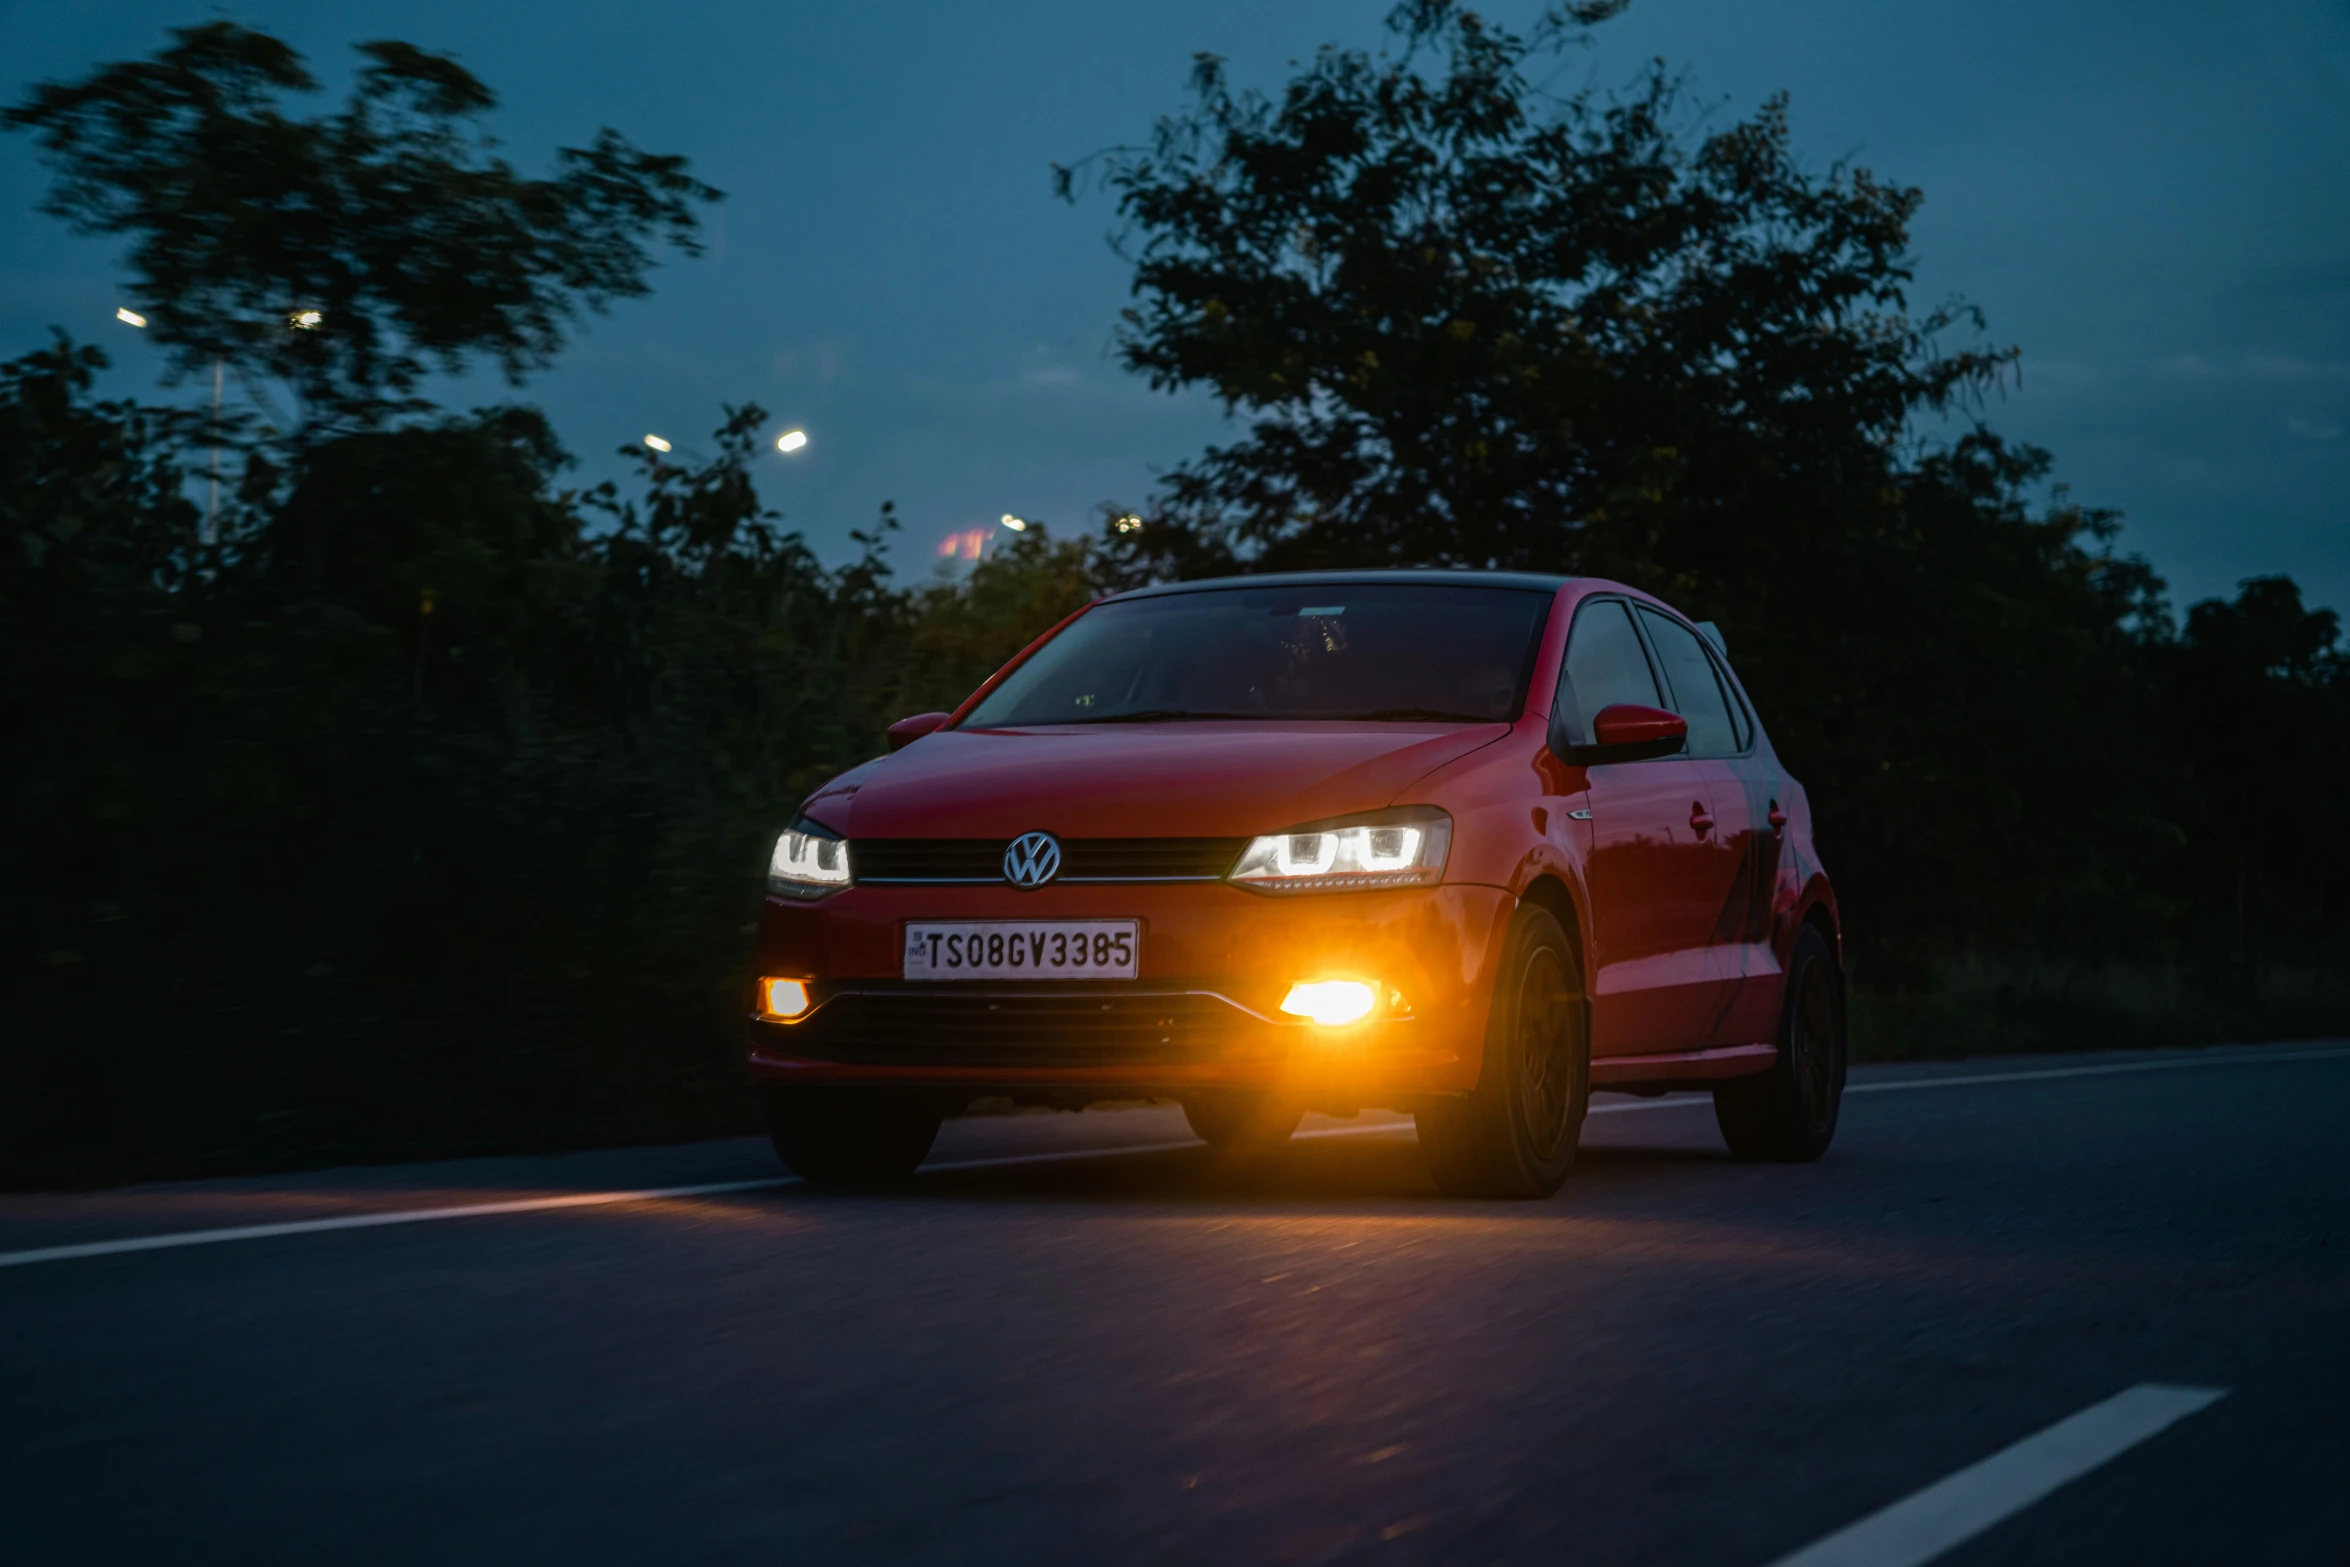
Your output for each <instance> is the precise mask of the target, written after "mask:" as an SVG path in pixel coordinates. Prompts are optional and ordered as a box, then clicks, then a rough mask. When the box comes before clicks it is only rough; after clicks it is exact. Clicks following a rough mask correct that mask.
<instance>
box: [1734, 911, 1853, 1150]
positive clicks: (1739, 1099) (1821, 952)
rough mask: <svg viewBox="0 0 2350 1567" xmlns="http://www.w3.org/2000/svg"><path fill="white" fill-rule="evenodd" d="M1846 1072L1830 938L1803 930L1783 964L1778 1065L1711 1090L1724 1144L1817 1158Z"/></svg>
mask: <svg viewBox="0 0 2350 1567" xmlns="http://www.w3.org/2000/svg"><path fill="white" fill-rule="evenodd" d="M1844 1069H1845V1039H1844V976H1843V975H1842V974H1841V973H1840V972H1838V970H1837V967H1836V958H1835V954H1834V953H1833V952H1832V951H1831V950H1830V949H1829V946H1828V938H1827V937H1825V936H1823V935H1821V934H1820V932H1819V930H1818V929H1817V927H1815V926H1811V925H1806V926H1804V927H1803V930H1802V932H1801V933H1800V934H1798V935H1797V936H1796V938H1795V950H1794V952H1793V953H1791V954H1790V955H1789V960H1788V964H1787V999H1786V1002H1785V1005H1784V1009H1783V1015H1782V1017H1781V1019H1780V1024H1779V1059H1778V1060H1777V1061H1776V1062H1775V1063H1773V1065H1772V1067H1771V1069H1770V1070H1769V1071H1768V1072H1764V1073H1761V1074H1759V1075H1757V1076H1754V1077H1741V1078H1738V1079H1736V1080H1734V1081H1732V1082H1727V1083H1724V1084H1722V1085H1721V1086H1719V1087H1718V1088H1716V1089H1715V1090H1714V1120H1715V1122H1716V1123H1717V1124H1718V1125H1719V1126H1720V1127H1721V1129H1722V1141H1724V1142H1725V1143H1728V1144H1729V1145H1730V1152H1732V1153H1734V1154H1736V1155H1737V1156H1738V1157H1739V1158H1741V1159H1758V1160H1768V1161H1772V1162H1776V1163H1783V1164H1804V1163H1808V1162H1810V1161H1811V1160H1814V1159H1817V1158H1818V1157H1820V1155H1822V1154H1824V1153H1826V1152H1827V1151H1828V1145H1829V1144H1830V1143H1832V1142H1834V1141H1835V1140H1836V1118H1837V1115H1838V1113H1839V1112H1840V1111H1841V1110H1842V1109H1843V1105H1844Z"/></svg>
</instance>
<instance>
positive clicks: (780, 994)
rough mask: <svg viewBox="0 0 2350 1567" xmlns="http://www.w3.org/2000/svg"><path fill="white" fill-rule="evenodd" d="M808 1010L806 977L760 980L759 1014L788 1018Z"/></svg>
mask: <svg viewBox="0 0 2350 1567" xmlns="http://www.w3.org/2000/svg"><path fill="white" fill-rule="evenodd" d="M807 1010H808V982H807V981H806V980H804V979H762V980H760V981H759V1015H760V1016H761V1017H776V1018H784V1019H786V1020H788V1019H791V1018H795V1017H798V1016H800V1015H801V1014H802V1013H804V1012H806V1011H807Z"/></svg>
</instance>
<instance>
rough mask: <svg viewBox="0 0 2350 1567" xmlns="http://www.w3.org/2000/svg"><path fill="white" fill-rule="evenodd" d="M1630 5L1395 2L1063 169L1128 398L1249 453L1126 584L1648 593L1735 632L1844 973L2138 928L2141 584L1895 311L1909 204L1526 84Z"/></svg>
mask: <svg viewBox="0 0 2350 1567" xmlns="http://www.w3.org/2000/svg"><path fill="white" fill-rule="evenodd" d="M1622 9H1623V3H1622V0H1593V3H1578V4H1562V5H1557V6H1554V7H1553V8H1552V9H1551V10H1549V11H1548V12H1546V13H1545V14H1544V16H1543V17H1542V18H1541V20H1540V22H1539V23H1538V25H1537V26H1535V27H1534V28H1533V29H1532V30H1530V31H1529V32H1527V33H1525V34H1522V35H1521V34H1517V33H1513V32H1511V31H1508V30H1506V29H1503V28H1500V27H1496V26H1494V25H1492V24H1490V23H1489V22H1487V21H1485V20H1484V19H1482V18H1481V17H1480V16H1478V15H1477V14H1476V13H1474V12H1472V11H1469V10H1467V9H1465V8H1464V7H1463V6H1462V5H1461V4H1459V3H1458V0H1406V3H1404V4H1401V5H1399V6H1397V7H1396V8H1395V10H1394V11H1393V12H1392V13H1390V15H1389V18H1388V24H1387V25H1388V31H1389V34H1390V40H1391V48H1390V49H1389V50H1388V51H1387V52H1385V53H1383V54H1380V55H1377V56H1373V55H1371V54H1370V53H1367V52H1365V51H1362V50H1350V49H1340V48H1335V47H1334V48H1327V49H1324V50H1323V51H1321V52H1320V53H1319V54H1318V55H1317V56H1316V57H1315V58H1314V60H1313V61H1312V63H1311V64H1310V65H1309V66H1307V67H1305V68H1303V69H1301V70H1299V71H1298V72H1297V73H1296V74H1295V75H1294V76H1293V77H1292V78H1291V80H1290V81H1289V82H1288V83H1287V84H1286V86H1285V87H1283V88H1282V90H1281V91H1280V92H1279V94H1278V95H1277V96H1273V97H1266V96H1261V95H1258V94H1254V93H1247V92H1241V91H1238V90H1235V89H1234V88H1233V87H1232V86H1231V85H1230V84H1229V83H1228V82H1227V80H1226V78H1225V74H1224V70H1223V66H1222V63H1221V62H1220V61H1218V60H1216V59H1214V58H1213V57H1202V58H1201V60H1200V62H1199V65H1198V69H1197V71H1196V73H1195V76H1194V81H1193V98H1192V102H1191V105H1190V107H1189V108H1188V109H1187V110H1186V111H1185V112H1183V113H1180V114H1177V115H1175V116H1173V117H1170V118H1168V119H1165V120H1163V121H1161V122H1160V124H1159V126H1158V128H1157V132H1156V135H1155V136H1154V137H1153V138H1152V140H1151V142H1150V144H1149V145H1148V146H1147V147H1142V148H1129V149H1119V150H1114V151H1111V152H1108V153H1105V154H1101V155H1098V156H1097V158H1096V159H1093V160H1089V161H1088V162H1087V163H1085V164H1081V165H1079V166H1077V167H1075V168H1071V169H1065V170H1061V171H1058V179H1059V183H1060V188H1061V190H1062V192H1063V193H1064V194H1065V195H1073V194H1074V193H1075V192H1076V190H1077V189H1078V186H1079V184H1080V181H1081V179H1085V178H1091V179H1094V180H1098V182H1099V183H1100V184H1101V185H1102V186H1104V187H1106V188H1107V189H1108V190H1109V191H1110V192H1111V193H1112V194H1113V195H1114V196H1115V199H1116V203H1117V210H1118V214H1119V218H1120V222H1121V225H1122V226H1121V229H1120V233H1119V238H1118V242H1119V243H1120V244H1121V245H1122V246H1124V247H1126V248H1127V250H1128V253H1130V254H1131V255H1132V257H1133V259H1134V268H1135V270H1134V284H1133V291H1134V295H1135V303H1134V304H1133V306H1132V307H1131V308H1130V309H1128V310H1127V311H1126V313H1125V318H1124V324H1123V326H1122V328H1121V330H1120V334H1119V338H1118V351H1119V353H1120V355H1121V357H1122V359H1123V361H1124V362H1125V364H1126V365H1127V366H1128V367H1129V368H1130V369H1132V370H1134V371H1136V372H1138V373H1140V374H1142V375H1144V376H1147V377H1148V378H1149V379H1150V380H1151V382H1152V384H1153V385H1155V386H1158V387H1162V388H1168V389H1175V388H1185V387H1203V388H1206V389H1207V390H1209V391H1211V392H1213V393H1214V395H1215V396H1216V397H1218V398H1219V399H1220V400H1221V401H1222V402H1223V404H1224V406H1225V408H1226V409H1227V410H1228V411H1229V412H1230V413H1231V414H1232V415H1233V416H1234V417H1235V420H1236V422H1238V423H1239V424H1240V425H1241V426H1242V429H1241V433H1240V434H1239V435H1238V437H1237V438H1236V439H1234V440H1232V441H1230V442H1228V443H1226V444H1224V445H1220V446H1217V447H1214V448H1212V449H1210V450H1209V451H1207V452H1205V453H1203V454H1202V455H1201V456H1199V457H1197V458H1195V459H1193V460H1192V461H1190V462H1188V463H1185V464H1183V465H1181V466H1180V467H1178V468H1176V469H1175V470H1174V471H1173V473H1172V474H1171V475H1170V476H1169V478H1168V479H1167V481H1166V482H1165V484H1164V486H1163V487H1162V490H1161V492H1160V494H1159V495H1158V497H1157V498H1156V501H1155V503H1154V504H1153V505H1152V506H1151V507H1150V508H1149V510H1148V514H1147V515H1146V517H1145V519H1144V524H1143V526H1142V527H1141V528H1140V529H1139V530H1133V529H1129V530H1127V531H1119V530H1117V529H1114V528H1113V529H1111V530H1108V531H1106V532H1105V533H1104V535H1103V541H1104V545H1105V548H1106V550H1107V552H1108V557H1109V559H1110V560H1111V561H1112V562H1113V563H1114V566H1115V568H1116V569H1117V570H1118V571H1120V572H1121V573H1123V574H1124V576H1125V577H1127V578H1128V579H1133V578H1142V577H1164V576H1194V575H1202V574H1206V573H1210V572H1214V571H1228V570H1233V569H1246V570H1263V569H1281V568H1288V567H1312V566H1329V565H1357V566H1360V565H1393V566H1403V565H1430V566H1457V567H1496V566H1497V567H1512V568H1519V569H1534V570H1543V571H1557V572H1579V573H1585V574H1592V575H1599V576H1605V577H1612V578H1617V579H1621V580H1625V581H1629V582H1632V583H1634V584H1636V585H1638V586H1641V587H1645V588H1648V589H1650V590H1652V591H1655V592H1657V593H1659V594H1661V595H1663V596H1665V597H1666V598H1668V599H1670V600H1672V601H1674V602H1676V603H1678V604H1679V605H1681V606H1682V607H1683V608H1685V609H1687V610H1689V611H1690V612H1692V613H1694V614H1697V615H1699V616H1702V617H1707V618H1711V619H1714V620H1717V621H1719V622H1720V623H1721V624H1722V625H1723V627H1724V628H1725V629H1726V631H1727V632H1728V636H1729V642H1730V646H1731V648H1732V651H1733V653H1734V654H1735V656H1736V658H1737V661H1738V666H1739V669H1740V672H1741V674H1742V676H1743V677H1744V679H1745V681H1746V683H1747V684H1748V686H1749V687H1750V688H1751V689H1753V690H1754V691H1755V692H1756V694H1757V696H1758V697H1759V699H1760V702H1761V705H1762V707H1763V710H1764V713H1765V715H1766V716H1767V718H1768V719H1769V721H1770V727H1771V731H1772V734H1773V737H1774V740H1775V741H1776V742H1777V744H1778V747H1779V749H1780V751H1781V753H1782V754H1783V755H1785V756H1786V757H1787V758H1788V759H1789V760H1790V762H1791V763H1792V764H1793V766H1794V767H1795V768H1796V769H1797V771H1798V773H1799V774H1800V775H1801V776H1803V777H1804V778H1806V780H1807V781H1808V782H1809V784H1810V785H1811V788H1812V792H1813V796H1814V798H1815V800H1816V801H1817V802H1818V803H1819V804H1820V807H1821V820H1822V821H1823V823H1824V824H1825V826H1826V829H1827V833H1826V842H1827V845H1828V848H1829V851H1830V856H1831V863H1832V864H1833V865H1834V866H1835V868H1836V870H1837V873H1838V877H1839V884H1840V886H1841V887H1842V888H1843V889H1844V892H1845V894H1846V900H1847V908H1848V912H1849V914H1850V916H1851V918H1852V920H1853V924H1854V929H1855V931H1856V932H1857V933H1859V934H1860V936H1861V939H1860V940H1859V941H1858V942H1857V943H1856V946H1857V947H1858V949H1859V950H1862V951H1864V952H1866V953H1868V954H1869V955H1870V957H1871V958H1873V959H1876V960H1879V961H1886V960H1890V959H1892V958H1894V957H1895V956H1896V955H1897V954H1910V955H1916V954H1921V953H1925V952H1928V951H1930V950H1931V949H1932V948H1933V947H1934V946H1935V945H1936V944H1937V943H1947V942H1964V943H1967V944H1970V945H1984V946H2004V945H2028V944H2030V943H2031V942H2033V941H2035V940H2039V939H2042V938H2043V937H2044V936H2049V935H2051V934H2053V935H2054V936H2055V937H2056V938H2058V939H2075V940H2077V939H2082V933H2083V932H2086V931H2095V932H2098V933H2099V934H2100V938H2101V939H2120V933H2121V932H2124V931H2129V930H2136V929H2141V928H2142V927H2143V921H2144V919H2145V918H2146V917H2147V916H2148V910H2149V909H2150V907H2151V904H2150V903H2149V900H2148V896H2147V895H2146V894H2145V892H2144V890H2143V888H2142V886H2141V881H2142V876H2141V871H2140V867H2141V866H2142V864H2143V861H2144V858H2145V855H2144V849H2145V845H2146V844H2147V842H2148V841H2149V839H2150V838H2158V837H2159V836H2160V829H2161V816H2160V813H2161V811H2162V810H2163V809H2164V808H2165V807H2164V806H2163V805H2162V803H2161V802H2160V801H2158V800H2155V799H2153V798H2151V797H2150V785H2149V783H2148V777H2149V775H2150V773H2151V771H2152V770H2151V769H2150V768H2141V769H2139V770H2137V771H2133V768H2134V767H2135V766H2136V764H2138V763H2140V762H2142V761H2143V760H2144V755H2145V742H2146V735H2147V730H2146V727H2145V725H2143V724H2142V723H2140V722H2139V721H2138V720H2139V719H2140V718H2141V717H2142V708H2141V705H2140V693H2139V691H2138V687H2137V684H2136V683H2135V682H2136V674H2135V671H2134V666H2133V664H2132V660H2133V659H2134V658H2135V657H2136V650H2137V649H2138V648H2139V646H2140V645H2141V644H2142V643H2144V642H2145V641H2146V640H2147V639H2148V638H2150V637H2158V636H2160V635H2161V634H2163V633H2164V632H2165V631H2166V630H2167V620H2166V618H2165V610H2164V606H2163V603H2162V598H2161V583H2160V582H2159V580H2158V579H2156V578H2155V577H2154V576H2153V574H2152V573H2151V572H2150V571H2148V570H2147V569H2146V568H2145V566H2144V564H2143V562H2140V561H2137V560H2135V559H2133V558H2130V557H2127V556H2123V555H2120V554H2119V553H2117V550H2116V526H2115V519H2114V518H2113V517H2112V516H2111V515H2110V514H2108V513H2104V512H2100V511H2097V510H2095V509H2093V508H2085V507H2081V506H2078V505H2075V504H2072V503H2071V502H2069V501H2067V500H2065V499H2063V498H2062V497H2059V498H2057V499H2056V500H2055V501H2054V502H2053V503H2046V504H2040V503H2036V502H2035V497H2036V496H2037V495H2038V494H2039V492H2040V491H2041V490H2042V488H2043V487H2044V486H2045V484H2046V481H2047V478H2048V475H2049V472H2050V465H2049V459H2048V456H2047V454H2046V453H2044V452H2040V451H2037V450H2034V449H2032V448H2029V447H2017V446H2012V445H2010V444H2008V443H2006V442H2004V441H2002V440H2001V439H2000V438H1999V437H1998V436H1997V435H1996V434H1995V433H1994V432H1992V431H1990V430H1989V429H1987V428H1985V427H1983V426H1982V424H1981V423H1980V412H1981V409H1982V406H1983V403H1984V400H1985V399H1986V398H1987V397H1988V395H1989V394H1991V393H1993V392H1994V391H1995V390H1996V389H1997V387H1998V386H1999V385H2000V383H2001V379H2002V377H2003V376H2004V374H2005V373H2006V371H2007V369H2008V367H2009V366H2010V365H2011V363H2012V362H2013V359H2014V351H2013V350H2009V349H1999V348H1993V347H1987V346H1982V345H1981V344H1980V343H1979V342H1969V343H1967V344H1962V345H1959V346H1956V347H1953V346H1950V345H1949V344H1948V343H1946V341H1945V340H1946V339H1949V338H1951V337H1952V336H1954V335H1956V334H1958V333H1960V332H1961V331H1966V332H1977V331H1979V330H1980V327H1981V321H1980V318H1979V316H1978V314H1977V313H1976V312H1975V311H1974V310H1973V309H1972V308H1971V307H1969V306H1967V305H1966V304H1964V303H1963V302H1960V301H1951V302H1947V303H1944V304H1941V305H1938V306H1936V307H1934V308H1931V309H1927V310H1924V311H1922V312H1913V311H1912V309H1911V306H1910V302H1909V288H1910V284H1911V278H1912V265H1911V260H1910V257H1909V254H1908V245H1909V224H1910V221H1911V218H1912V217H1913V215H1914V214H1915V213H1916V211H1917V209H1918V206H1919V203H1920V201H1921V199H1922V198H1921V196H1920V194H1919V192H1918V191H1916V190H1915V189H1912V188H1909V187H1905V186H1901V185H1897V184H1892V183H1888V182H1886V181H1883V180H1881V179H1879V178H1877V177H1876V176H1875V175H1873V174H1871V173H1870V172H1869V171H1867V170H1865V169H1860V168H1852V167H1847V166H1844V165H1834V166H1831V167H1829V168H1827V169H1826V170H1824V171H1820V172H1816V173H1815V172H1811V171H1808V170H1807V169H1806V168H1805V167H1804V166H1803V164H1802V163H1801V161H1800V160H1799V159H1798V157H1797V156H1796V154H1795V152H1794V150H1793V146H1792V143H1791V139H1790V134H1789V128H1788V120H1787V114H1786V105H1785V102H1784V100H1782V99H1776V98H1774V99H1772V100H1770V101H1769V102H1768V103H1766V104H1765V105H1764V106H1763V108H1762V109H1761V110H1760V112H1758V113H1756V114H1754V115H1753V116H1751V117H1749V118H1746V119H1743V120H1740V121H1737V122H1735V123H1730V124H1726V125H1722V126H1720V127H1719V128H1716V129H1710V130H1709V129H1706V128H1705V118H1704V116H1703V115H1701V114H1700V112H1699V111H1698V109H1697V107H1696V106H1694V105H1693V104H1692V103H1691V102H1690V100H1689V97H1688V95H1687V92H1686V90H1685V89H1684V87H1683V85H1682V84H1681V82H1680V80H1679V79H1678V78H1676V77H1675V76H1674V75H1672V74H1671V73H1670V72H1669V71H1668V70H1667V69H1666V68H1665V67H1664V66H1662V65H1661V64H1660V65H1654V66H1651V67H1650V68H1648V69H1647V70H1645V71H1643V72H1641V73H1640V74H1639V75H1638V76H1637V77H1636V78H1635V79H1634V80H1633V81H1632V83H1631V84H1630V86H1629V87H1628V88H1627V89H1626V90H1624V91H1622V92H1620V93H1617V94H1601V93H1594V92H1583V93H1578V94H1575V95H1573V96H1569V97H1564V98H1561V97H1557V96H1554V95H1552V94H1551V93H1550V92H1549V90H1548V89H1547V87H1546V86H1545V85H1544V81H1543V80H1542V79H1539V78H1538V71H1539V70H1544V69H1547V68H1548V67H1550V66H1551V65H1552V64H1553V63H1554V62H1555V61H1556V60H1557V59H1558V57H1559V55H1560V53H1561V51H1564V50H1568V49H1571V48H1574V47H1576V46H1578V45H1579V44H1580V43H1581V42H1583V41H1584V40H1585V39H1586V38H1587V37H1588V34H1589V30H1590V29H1591V28H1593V27H1595V26H1597V25H1600V24H1602V23H1604V22H1606V21H1607V20H1608V19H1609V18H1610V17H1612V16H1614V15H1615V14H1617V13H1618V12H1620V11H1621V10H1622ZM1927 431H1937V432H1948V431H1955V433H1956V438H1955V439H1947V438H1945V439H1942V440H1940V441H1938V442H1928V441H1926V440H1924V439H1922V438H1921V436H1922V433H1923V432H1927ZM1921 823H1950V824H1958V823H1965V824H1968V826H1967V830H1965V831H1958V830H1950V831H1942V830H1923V831H1922V830H1921V828H1920V824H1921ZM1985 842H1997V843H1999V844H2000V845H2001V847H2002V853H2001V854H2000V855H1999V856H1998V857H1997V858H1996V859H1994V858H1990V857H1986V856H1985V855H1984V854H1983V853H1982V852H1981V845H1982V844H1983V843H1985Z"/></svg>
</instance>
